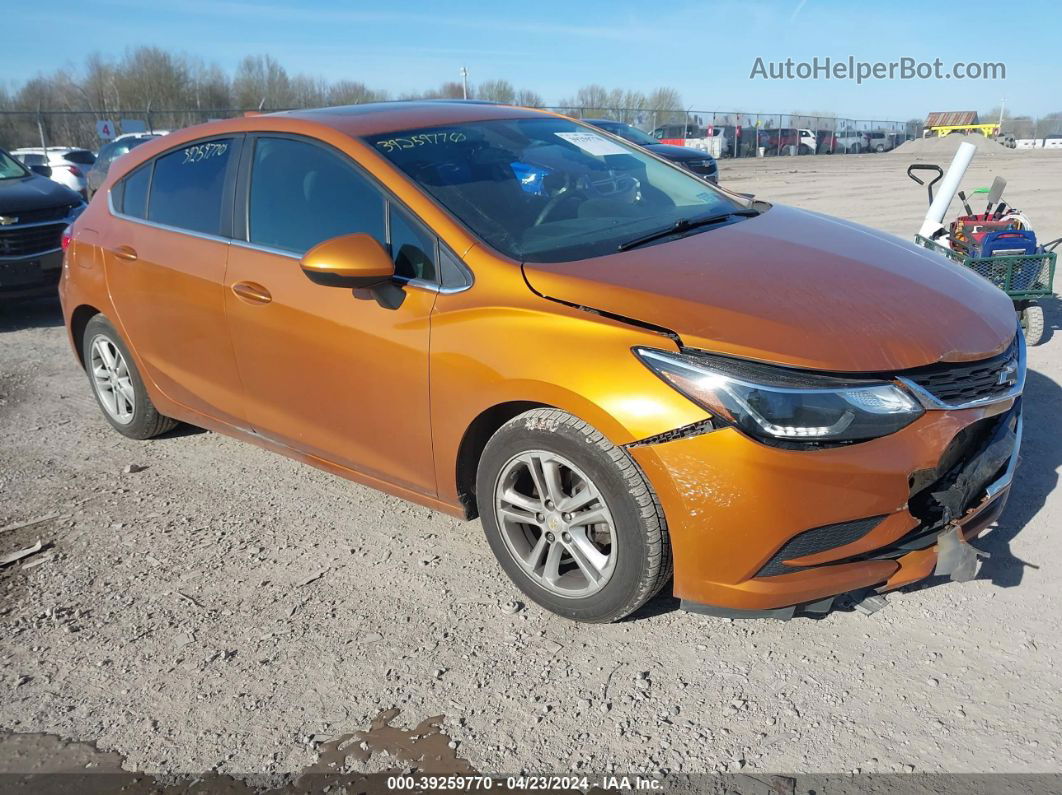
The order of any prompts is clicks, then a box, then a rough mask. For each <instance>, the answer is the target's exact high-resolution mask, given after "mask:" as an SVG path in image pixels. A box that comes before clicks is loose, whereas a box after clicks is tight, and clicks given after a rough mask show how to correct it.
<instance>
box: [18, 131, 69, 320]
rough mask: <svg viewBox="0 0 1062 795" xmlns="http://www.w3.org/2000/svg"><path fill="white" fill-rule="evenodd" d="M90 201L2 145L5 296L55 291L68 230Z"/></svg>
mask: <svg viewBox="0 0 1062 795" xmlns="http://www.w3.org/2000/svg"><path fill="white" fill-rule="evenodd" d="M84 209H85V203H84V202H83V201H82V200H81V197H80V196H78V195H77V194H76V193H74V192H73V191H72V190H70V189H69V188H67V187H64V186H62V185H60V184H59V183H58V182H53V181H52V180H50V179H48V178H47V177H42V176H40V175H38V174H34V173H33V172H31V171H30V170H29V169H27V168H26V167H25V166H23V165H22V164H21V163H19V162H18V161H17V160H15V158H13V157H11V156H10V155H9V154H8V153H7V152H5V151H3V150H2V149H0V300H2V299H5V298H13V297H16V296H26V295H36V294H45V293H49V292H54V290H55V285H56V283H57V282H58V281H59V274H60V273H61V272H62V264H63V250H62V236H63V230H65V229H66V227H67V226H69V225H70V224H71V223H73V221H74V219H75V218H77V216H78V215H80V214H81V211H82V210H84Z"/></svg>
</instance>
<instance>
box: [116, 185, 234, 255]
mask: <svg viewBox="0 0 1062 795" xmlns="http://www.w3.org/2000/svg"><path fill="white" fill-rule="evenodd" d="M107 212H109V213H110V214H111V215H112V216H114V217H115V218H121V219H122V220H123V221H131V222H132V223H134V224H140V225H142V226H147V227H151V228H152V229H162V230H164V231H166V232H177V233H178V234H182V235H188V236H189V237H197V238H199V239H200V240H211V241H213V242H215V243H224V244H225V245H230V244H231V243H233V242H234V241H233V240H232V238H228V237H222V236H221V235H212V234H210V233H208V232H196V231H195V230H194V229H183V228H181V227H179V226H170V225H169V224H160V223H159V222H158V221H149V220H147V219H146V218H136V217H134V216H132V215H126V214H125V213H120V212H118V211H117V210H115V209H114V202H113V200H112V196H111V190H110V188H108V189H107Z"/></svg>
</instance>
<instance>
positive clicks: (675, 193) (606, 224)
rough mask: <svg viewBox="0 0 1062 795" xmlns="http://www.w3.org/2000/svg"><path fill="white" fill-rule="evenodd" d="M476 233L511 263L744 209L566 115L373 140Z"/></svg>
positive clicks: (600, 250)
mask: <svg viewBox="0 0 1062 795" xmlns="http://www.w3.org/2000/svg"><path fill="white" fill-rule="evenodd" d="M366 140H367V141H368V143H369V144H370V145H372V146H373V147H374V148H375V149H376V151H377V152H379V153H380V154H382V155H383V156H384V157H386V158H387V159H388V160H390V161H391V162H392V163H393V164H394V165H395V166H397V167H398V168H399V169H401V170H402V171H403V172H405V173H406V174H407V175H408V176H409V177H410V178H411V179H412V180H413V181H414V182H416V183H417V184H418V185H419V186H420V187H421V188H422V189H423V190H425V191H426V192H427V193H429V194H430V195H431V196H432V197H434V198H435V199H436V200H437V201H438V202H439V203H440V204H442V205H443V207H445V208H446V209H447V210H449V211H450V212H451V213H453V215H455V216H456V217H457V218H458V219H460V220H461V221H462V222H463V223H464V224H465V225H466V226H467V227H468V228H469V229H470V230H471V231H472V232H473V233H475V234H476V235H477V236H478V237H480V238H481V239H482V240H484V241H485V242H486V243H488V244H489V245H491V246H493V247H494V248H495V249H497V250H498V251H500V252H502V253H503V254H506V255H508V256H510V257H512V258H513V259H517V260H521V261H528V262H565V261H570V260H577V259H586V258H588V257H597V256H601V255H603V254H610V253H613V252H616V251H617V250H619V247H620V245H621V244H623V243H625V242H628V241H630V240H631V239H634V238H637V237H639V236H642V235H646V234H649V233H653V232H656V231H659V230H661V229H666V228H668V227H670V226H672V225H675V224H676V223H677V222H680V221H685V220H691V219H696V218H701V217H704V216H706V215H714V214H719V213H727V212H730V211H734V210H738V209H739V207H738V205H737V204H735V203H734V202H733V201H731V200H730V199H728V198H727V197H726V196H725V195H723V194H722V193H720V192H718V191H716V190H714V189H712V188H711V187H710V186H709V185H708V184H707V183H706V182H704V181H702V180H700V179H698V178H697V177H695V176H693V175H688V174H687V173H686V172H684V171H681V170H679V169H677V168H674V167H672V166H669V165H666V164H664V163H661V162H660V161H658V160H657V159H656V158H654V157H651V156H650V155H648V154H646V153H644V152H643V151H642V150H640V149H637V148H636V147H632V146H629V145H627V144H623V143H619V142H617V141H615V140H612V139H610V138H606V137H605V136H603V135H601V134H599V133H598V132H596V131H595V130H593V129H592V128H588V127H585V126H583V125H580V124H576V123H575V122H572V121H569V120H568V119H561V118H550V117H545V118H535V119H504V120H494V121H483V122H472V123H468V124H459V125H447V126H442V127H431V128H425V129H420V130H407V131H403V132H393V133H387V134H385V135H376V136H371V137H369V138H367V139H366Z"/></svg>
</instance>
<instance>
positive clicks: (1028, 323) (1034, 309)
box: [1018, 304, 1044, 345]
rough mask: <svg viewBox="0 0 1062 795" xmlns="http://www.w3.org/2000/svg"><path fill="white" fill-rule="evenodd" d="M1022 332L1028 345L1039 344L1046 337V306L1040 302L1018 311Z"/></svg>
mask: <svg viewBox="0 0 1062 795" xmlns="http://www.w3.org/2000/svg"><path fill="white" fill-rule="evenodd" d="M1018 321H1019V322H1020V323H1021V330H1022V333H1024V334H1025V344H1026V345H1039V344H1040V343H1041V342H1042V341H1043V338H1044V308H1043V307H1042V306H1040V305H1039V304H1029V305H1028V306H1026V307H1024V308H1023V309H1021V310H1020V311H1019V312H1018Z"/></svg>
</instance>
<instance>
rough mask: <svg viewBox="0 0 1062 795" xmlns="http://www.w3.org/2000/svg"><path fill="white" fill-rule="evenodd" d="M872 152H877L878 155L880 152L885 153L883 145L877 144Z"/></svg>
mask: <svg viewBox="0 0 1062 795" xmlns="http://www.w3.org/2000/svg"><path fill="white" fill-rule="evenodd" d="M874 151H875V152H877V153H878V154H879V155H880V154H881V153H882V152H884V151H885V145H884V144H878V146H877V149H875V150H874Z"/></svg>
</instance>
